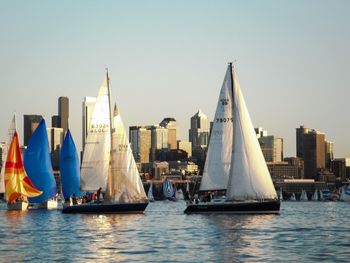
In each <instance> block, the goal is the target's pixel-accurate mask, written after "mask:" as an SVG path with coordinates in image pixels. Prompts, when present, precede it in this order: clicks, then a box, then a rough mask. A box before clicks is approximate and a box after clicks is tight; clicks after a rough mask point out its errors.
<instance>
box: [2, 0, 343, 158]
mask: <svg viewBox="0 0 350 263" xmlns="http://www.w3.org/2000/svg"><path fill="white" fill-rule="evenodd" d="M106 2H108V1H106ZM201 3H202V4H201V5H199V4H198V2H197V1H193V2H189V3H187V2H185V1H180V2H177V3H171V2H161V1H155V2H152V3H151V4H149V3H143V2H137V3H136V2H128V3H124V2H108V5H109V6H110V8H108V9H106V8H105V7H106V5H100V6H99V5H98V4H96V3H95V4H94V3H92V2H91V3H89V4H86V3H84V2H83V1H76V2H74V3H73V4H69V3H68V2H61V3H39V2H35V1H33V2H30V3H26V2H24V3H23V2H16V1H14V2H3V4H2V9H1V10H0V14H1V16H0V31H1V32H2V33H3V41H2V42H1V43H0V47H1V48H0V55H1V57H2V60H1V61H0V68H1V71H2V73H3V74H2V76H1V77H0V90H1V99H2V100H1V101H2V110H1V112H0V117H1V118H0V119H1V122H0V141H5V138H6V135H7V129H8V127H9V125H10V121H11V118H12V115H13V112H14V111H16V112H17V123H18V128H19V134H20V138H21V140H20V142H21V144H23V127H21V126H22V123H23V115H24V114H28V115H29V114H38V115H43V117H44V118H45V120H46V122H47V123H48V124H49V123H51V116H53V115H56V114H57V99H58V97H60V96H67V97H68V98H69V100H70V120H69V121H70V127H71V130H72V134H73V137H74V139H75V141H76V142H77V147H78V149H79V150H80V149H81V148H82V147H81V134H82V122H81V115H82V102H83V99H84V97H85V96H92V97H96V95H97V94H96V90H97V89H98V87H99V86H100V85H101V83H102V78H103V74H104V70H105V67H108V68H109V71H110V77H111V86H112V95H113V97H114V98H115V97H116V98H117V103H118V106H119V108H120V111H121V114H122V116H123V120H124V122H125V124H126V128H127V129H128V127H129V126H135V125H140V126H142V125H150V124H156V123H159V122H160V121H161V120H162V119H163V118H165V117H174V118H175V119H176V120H177V122H178V124H179V127H180V138H179V139H183V140H188V130H189V127H190V117H191V116H193V114H195V113H196V112H197V111H198V109H201V110H203V112H204V113H205V114H206V115H207V116H208V118H209V120H212V119H213V116H214V111H215V107H216V103H217V98H218V95H219V91H220V87H221V85H222V81H223V77H224V75H223V72H224V70H225V68H226V66H227V62H228V61H234V60H237V61H236V62H235V67H236V71H237V74H238V77H239V79H240V83H241V86H242V90H243V93H244V96H245V99H246V102H247V104H248V108H249V110H250V114H251V117H252V120H253V124H254V127H263V128H264V129H266V130H267V131H268V132H269V134H272V135H275V136H278V137H282V138H283V139H284V146H285V154H284V155H285V156H296V146H295V145H296V141H295V140H296V139H295V129H296V128H297V127H299V126H300V125H305V126H307V127H310V128H314V129H317V130H320V131H322V132H324V133H325V134H326V137H327V139H328V140H330V141H332V142H334V153H335V157H349V156H350V141H349V139H348V135H347V130H349V128H350V117H349V114H347V107H346V105H347V98H348V97H349V95H350V90H349V89H348V87H347V85H348V83H349V81H348V78H349V77H348V74H346V73H347V61H348V60H349V58H350V54H349V53H350V52H349V51H348V46H349V42H350V36H349V32H348V30H347V26H348V25H349V23H350V18H349V17H348V15H347V14H348V11H349V7H350V4H349V3H348V2H346V1H337V2H336V3H332V2H330V1H308V2H307V3H304V2H302V1H295V2H293V3H279V2H278V1H270V2H268V3H267V4H266V3H259V2H251V3H243V2H231V1H220V2H216V3H214V2H206V1H204V2H201ZM19 7H20V8H19ZM180 18H181V19H180ZM277 21H278V22H279V23H277Z"/></svg>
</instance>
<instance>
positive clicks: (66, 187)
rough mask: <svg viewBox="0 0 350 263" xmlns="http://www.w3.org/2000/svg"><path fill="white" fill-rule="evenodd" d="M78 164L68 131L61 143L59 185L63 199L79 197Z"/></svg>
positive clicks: (76, 154) (75, 150)
mask: <svg viewBox="0 0 350 263" xmlns="http://www.w3.org/2000/svg"><path fill="white" fill-rule="evenodd" d="M79 166H80V163H79V158H78V153H77V149H76V148H75V144H74V141H73V137H72V135H71V133H70V131H69V130H68V131H67V134H66V137H65V138H64V141H63V146H62V150H61V157H60V170H61V184H62V192H63V196H64V199H68V198H70V197H72V196H73V195H75V196H81V195H82V193H81V192H80V167H79Z"/></svg>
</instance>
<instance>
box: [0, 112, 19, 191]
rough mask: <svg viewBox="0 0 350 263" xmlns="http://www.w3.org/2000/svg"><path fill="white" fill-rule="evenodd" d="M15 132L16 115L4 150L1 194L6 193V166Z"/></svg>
mask: <svg viewBox="0 0 350 263" xmlns="http://www.w3.org/2000/svg"><path fill="white" fill-rule="evenodd" d="M15 132H16V115H15V114H14V115H13V118H12V121H11V124H10V128H9V129H8V133H7V140H6V144H5V145H4V147H3V148H2V164H3V165H2V166H1V172H0V194H4V193H5V164H6V160H7V153H8V150H9V147H10V144H11V141H12V139H13V135H14V134H15Z"/></svg>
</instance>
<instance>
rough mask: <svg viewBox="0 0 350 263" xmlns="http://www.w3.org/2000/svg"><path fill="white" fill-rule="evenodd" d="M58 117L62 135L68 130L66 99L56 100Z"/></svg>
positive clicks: (67, 102)
mask: <svg viewBox="0 0 350 263" xmlns="http://www.w3.org/2000/svg"><path fill="white" fill-rule="evenodd" d="M58 116H59V117H60V118H59V120H60V128H62V129H63V134H65V132H66V131H67V129H68V119H69V99H68V97H59V98H58Z"/></svg>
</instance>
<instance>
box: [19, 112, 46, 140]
mask: <svg viewBox="0 0 350 263" xmlns="http://www.w3.org/2000/svg"><path fill="white" fill-rule="evenodd" d="M42 119H43V117H42V116H41V115H34V114H32V115H23V144H24V145H25V146H27V144H28V142H29V139H30V136H32V134H33V132H34V131H35V129H36V127H38V125H39V123H40V121H41V120H42Z"/></svg>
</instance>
